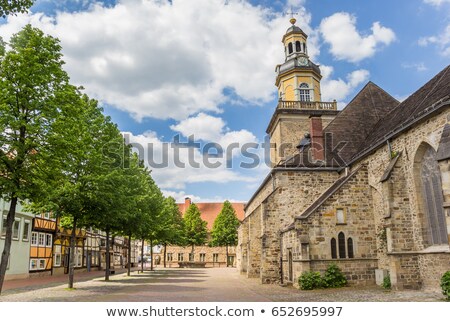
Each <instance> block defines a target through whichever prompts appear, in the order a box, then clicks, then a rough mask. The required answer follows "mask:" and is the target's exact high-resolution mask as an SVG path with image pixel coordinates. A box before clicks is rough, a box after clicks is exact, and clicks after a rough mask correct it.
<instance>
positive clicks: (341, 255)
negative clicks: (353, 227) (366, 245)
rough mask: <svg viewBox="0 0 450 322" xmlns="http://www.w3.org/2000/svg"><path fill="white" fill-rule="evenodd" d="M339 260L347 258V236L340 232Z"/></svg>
mask: <svg viewBox="0 0 450 322" xmlns="http://www.w3.org/2000/svg"><path fill="white" fill-rule="evenodd" d="M338 247H339V258H345V235H344V233H342V232H340V233H339V235H338Z"/></svg>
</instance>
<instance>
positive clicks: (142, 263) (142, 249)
mask: <svg viewBox="0 0 450 322" xmlns="http://www.w3.org/2000/svg"><path fill="white" fill-rule="evenodd" d="M144 242H145V241H144V239H142V245H141V272H142V273H144Z"/></svg>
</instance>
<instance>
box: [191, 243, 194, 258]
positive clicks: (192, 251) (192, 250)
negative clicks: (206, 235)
mask: <svg viewBox="0 0 450 322" xmlns="http://www.w3.org/2000/svg"><path fill="white" fill-rule="evenodd" d="M191 254H192V261H194V244H192V249H191Z"/></svg>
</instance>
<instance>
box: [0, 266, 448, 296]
mask: <svg viewBox="0 0 450 322" xmlns="http://www.w3.org/2000/svg"><path fill="white" fill-rule="evenodd" d="M66 286H67V285H66V284H59V285H56V286H55V283H52V284H50V285H34V286H33V285H32V286H28V287H24V288H16V289H9V290H7V291H5V292H4V293H3V295H1V296H0V301H73V302H77V301H83V302H85V301H102V302H110V301H111V302H206V301H214V302H242V301H245V302H247V301H248V302H263V301H280V302H281V301H290V302H310V301H352V302H359V301H442V300H443V296H442V295H441V294H440V293H437V292H426V291H400V292H396V291H390V292H386V291H384V290H383V289H381V288H379V287H366V288H353V287H345V288H341V289H327V290H316V291H299V290H297V289H294V288H291V287H280V286H278V285H260V284H259V281H258V280H257V279H247V278H245V277H243V276H241V275H240V274H239V273H238V272H237V271H236V269H232V268H228V269H227V268H213V269H157V270H155V271H153V272H150V271H146V272H144V273H143V274H141V273H138V272H133V273H132V276H130V277H127V276H126V274H119V275H113V276H112V277H111V281H109V282H105V281H104V280H103V279H102V278H99V277H95V278H93V279H91V280H86V281H81V282H77V283H76V284H75V287H76V290H71V291H69V290H66Z"/></svg>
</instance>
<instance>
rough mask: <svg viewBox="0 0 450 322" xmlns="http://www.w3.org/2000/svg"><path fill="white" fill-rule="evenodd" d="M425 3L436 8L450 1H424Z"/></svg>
mask: <svg viewBox="0 0 450 322" xmlns="http://www.w3.org/2000/svg"><path fill="white" fill-rule="evenodd" d="M424 2H425V3H427V4H431V5H433V6H435V7H439V6H440V5H442V4H444V3H450V0H424Z"/></svg>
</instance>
